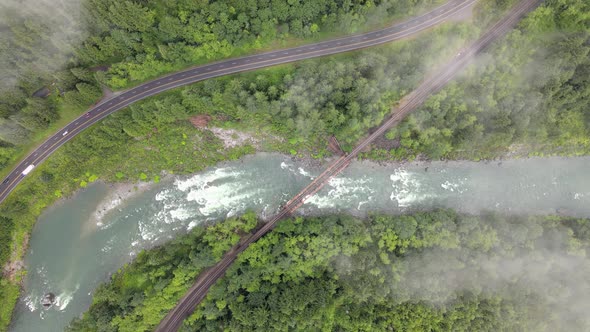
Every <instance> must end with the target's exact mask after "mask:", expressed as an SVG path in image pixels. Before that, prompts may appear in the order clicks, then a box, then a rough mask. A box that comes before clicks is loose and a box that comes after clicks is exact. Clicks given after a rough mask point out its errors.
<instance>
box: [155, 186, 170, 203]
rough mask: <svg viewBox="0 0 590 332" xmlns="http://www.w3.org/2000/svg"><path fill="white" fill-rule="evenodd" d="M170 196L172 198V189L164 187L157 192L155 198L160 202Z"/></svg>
mask: <svg viewBox="0 0 590 332" xmlns="http://www.w3.org/2000/svg"><path fill="white" fill-rule="evenodd" d="M169 198H171V195H170V189H164V190H162V191H160V192H159V193H157V194H156V197H155V198H154V199H155V200H156V201H158V202H159V201H163V200H167V199H169Z"/></svg>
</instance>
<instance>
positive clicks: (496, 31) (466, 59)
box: [155, 0, 542, 332]
mask: <svg viewBox="0 0 590 332" xmlns="http://www.w3.org/2000/svg"><path fill="white" fill-rule="evenodd" d="M541 1H542V0H522V1H520V2H519V3H517V4H516V5H515V6H514V7H513V8H512V9H511V10H510V11H509V13H507V14H506V15H505V16H504V17H503V18H502V19H501V20H500V21H498V22H497V23H496V24H495V25H494V26H493V27H491V28H490V29H489V30H488V31H486V33H485V34H483V35H482V36H481V37H480V38H479V39H478V40H476V41H475V42H473V43H472V44H471V45H469V46H468V47H466V48H464V49H463V50H462V51H461V52H460V53H459V54H457V56H455V57H454V58H453V59H451V60H450V61H449V62H448V63H447V64H446V65H445V66H444V67H442V68H441V69H440V70H438V71H436V72H435V73H434V74H433V75H431V76H429V77H428V78H427V79H425V80H424V82H422V83H421V84H420V85H419V86H418V88H416V89H415V90H414V91H412V92H411V93H410V94H409V95H407V96H406V97H404V99H403V100H402V101H401V102H400V104H399V105H398V106H397V107H396V108H394V109H393V110H392V115H391V116H390V117H389V118H388V119H387V120H385V121H384V122H383V123H382V124H381V125H380V126H379V127H378V128H377V130H375V131H374V132H373V133H372V134H370V135H369V136H367V137H366V138H364V139H363V140H361V142H360V143H359V144H358V145H357V146H356V147H355V148H354V149H353V150H352V151H351V152H350V153H349V154H347V155H345V156H342V157H340V158H339V159H337V160H335V161H333V162H332V163H331V164H330V165H328V167H327V169H326V170H325V171H324V172H323V173H322V174H320V175H319V176H318V177H316V178H315V179H314V180H313V181H312V182H311V183H310V184H309V185H308V186H307V187H305V188H304V189H303V190H302V191H301V192H300V193H298V194H297V195H296V196H294V197H293V198H292V199H291V200H289V201H288V202H287V203H286V204H285V206H283V208H282V209H281V210H280V211H279V213H278V214H277V215H275V216H274V217H273V218H271V219H270V220H269V221H268V222H266V223H265V224H264V225H263V226H262V227H261V228H259V229H258V230H256V231H255V232H254V233H253V234H251V235H250V236H248V237H245V238H243V239H242V240H241V241H240V242H239V243H238V244H237V245H236V246H234V247H233V248H232V249H230V251H229V252H228V253H226V254H225V255H224V257H223V258H222V259H221V260H220V261H219V262H218V263H217V264H215V265H214V266H212V267H211V268H209V269H207V270H206V271H204V272H203V273H201V275H200V276H199V277H198V278H197V280H196V281H195V283H194V284H193V286H192V287H191V288H190V289H189V290H188V291H187V293H186V294H185V295H184V296H183V297H182V298H181V299H180V301H179V302H178V303H177V305H176V306H175V307H174V309H172V310H171V311H170V312H169V313H168V315H166V317H164V319H163V320H162V321H161V322H160V324H159V325H158V327H157V328H156V330H155V331H156V332H169V331H177V330H178V329H179V328H180V326H181V325H182V322H183V321H184V319H185V318H186V317H188V316H189V315H190V314H191V313H192V312H193V311H194V310H195V309H196V307H197V306H198V304H199V303H200V302H201V301H202V300H203V299H204V298H205V295H206V294H207V291H208V290H209V288H210V287H211V286H212V285H213V284H215V282H216V281H217V280H218V279H219V278H221V277H223V275H224V274H225V271H226V270H227V269H228V268H229V266H230V265H231V264H232V263H233V261H234V260H235V259H236V258H237V256H238V255H239V254H240V253H241V252H243V251H244V250H246V249H247V248H248V246H249V245H250V244H251V243H254V242H255V241H257V240H258V239H260V238H261V237H262V236H264V235H265V234H266V233H268V232H269V231H270V230H272V229H273V228H274V227H275V225H276V223H277V222H278V221H279V220H281V219H282V218H284V217H286V216H288V215H290V214H291V213H292V212H293V211H295V210H296V209H297V208H299V207H300V206H301V205H302V204H303V203H304V202H305V200H306V198H308V197H310V196H312V195H314V194H315V193H316V192H318V191H319V190H320V189H321V188H322V187H323V185H324V184H325V183H326V182H327V181H328V180H329V179H330V178H331V177H333V176H335V175H337V174H338V173H339V172H341V171H342V170H343V169H344V168H346V166H348V164H349V163H350V162H351V161H352V160H353V159H354V158H356V156H357V155H358V154H359V153H360V152H361V151H362V150H363V149H364V148H366V147H367V146H369V144H371V143H372V142H373V141H374V140H375V139H376V138H378V137H379V136H381V135H383V134H384V133H385V131H386V130H388V129H389V128H391V127H392V126H393V125H395V124H397V123H398V122H399V121H400V120H401V119H403V118H404V117H405V116H406V115H407V114H409V113H410V112H411V111H413V110H415V109H416V108H417V107H418V106H420V105H421V104H422V103H423V102H424V101H426V99H427V98H428V96H430V95H431V94H433V93H435V92H437V91H439V90H440V89H442V88H443V87H444V86H445V85H446V84H447V83H448V82H449V81H451V80H452V79H453V78H454V77H455V75H456V74H457V73H458V72H459V71H460V70H461V69H463V68H464V67H465V66H467V64H469V63H470V62H471V60H472V59H473V58H474V56H475V55H477V54H478V53H480V52H481V51H482V50H484V49H485V48H486V47H487V46H488V45H490V43H492V42H493V41H494V40H496V39H497V38H499V37H501V36H503V35H504V34H506V33H507V32H508V31H509V30H510V29H511V28H512V27H514V26H515V25H516V24H517V23H518V22H519V21H520V19H521V18H522V17H523V16H524V15H525V14H526V13H528V12H530V11H531V10H533V9H534V8H536V7H537V6H538V5H539V4H540V3H541Z"/></svg>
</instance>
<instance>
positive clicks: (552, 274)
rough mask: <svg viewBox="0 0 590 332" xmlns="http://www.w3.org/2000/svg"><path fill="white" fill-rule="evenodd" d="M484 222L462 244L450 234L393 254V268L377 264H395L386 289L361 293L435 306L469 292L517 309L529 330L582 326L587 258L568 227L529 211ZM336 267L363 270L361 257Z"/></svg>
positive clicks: (587, 310) (587, 308)
mask: <svg viewBox="0 0 590 332" xmlns="http://www.w3.org/2000/svg"><path fill="white" fill-rule="evenodd" d="M535 220H536V221H535ZM488 222H489V220H488ZM461 223H463V224H462V225H461V224H459V225H458V227H457V229H455V230H448V231H450V232H453V233H462V231H463V230H464V229H465V228H469V227H470V226H469V224H468V223H469V219H468V218H467V219H464V220H463V221H461ZM488 225H489V226H490V228H491V229H493V230H491V231H490V229H488V230H487V231H484V232H483V233H480V232H479V231H477V232H476V233H479V234H478V235H476V236H472V235H465V234H464V235H462V236H461V237H462V238H463V239H462V241H461V243H455V244H453V241H448V243H446V244H441V246H436V247H429V248H423V249H412V250H410V251H408V252H407V253H404V254H401V255H399V256H398V257H396V258H395V259H392V260H391V266H393V267H395V268H393V269H392V268H391V267H388V266H382V267H381V268H382V269H385V270H390V271H394V272H393V274H392V277H391V279H390V280H386V281H385V285H387V287H388V289H387V290H382V291H383V293H380V294H363V295H362V296H363V297H365V298H367V297H371V296H375V297H377V298H381V297H382V296H383V294H388V295H386V296H387V297H388V301H393V302H394V303H395V304H402V303H407V302H412V303H415V302H422V303H426V304H427V305H431V306H435V307H437V306H441V305H452V304H453V303H459V302H460V301H461V300H462V299H465V298H472V297H473V296H475V297H478V298H479V299H480V300H481V299H492V300H494V299H495V300H498V298H499V299H501V300H502V301H504V302H507V303H511V304H512V305H513V306H514V307H516V308H519V309H522V312H524V314H523V316H522V317H520V316H518V319H519V320H520V321H521V322H526V324H525V325H526V326H529V327H531V326H532V327H534V328H535V330H548V331H580V330H588V328H590V278H588V276H589V275H590V260H588V258H587V257H586V248H585V247H583V246H582V245H581V243H580V242H579V240H577V239H576V238H575V237H573V233H572V230H571V229H567V228H565V227H562V226H557V227H542V225H541V223H540V222H539V220H538V219H534V218H530V219H526V218H522V219H519V222H517V223H507V224H504V223H502V222H500V225H497V224H493V223H490V224H488ZM477 227H480V226H477ZM486 227H487V226H486ZM471 231H472V230H470V232H471ZM451 238H452V237H451ZM482 238H487V241H486V240H483V241H482ZM443 241H444V240H443ZM486 244H487V245H486ZM351 264H352V265H351ZM355 264H356V266H355ZM334 266H335V267H336V272H337V273H339V274H340V275H347V274H348V275H350V274H351V273H352V274H358V273H369V271H367V270H366V269H367V268H366V267H365V266H364V263H363V262H359V261H355V260H354V259H353V260H351V259H349V258H346V257H339V259H338V260H336V262H335V264H334ZM343 267H346V268H343ZM355 270H356V271H355Z"/></svg>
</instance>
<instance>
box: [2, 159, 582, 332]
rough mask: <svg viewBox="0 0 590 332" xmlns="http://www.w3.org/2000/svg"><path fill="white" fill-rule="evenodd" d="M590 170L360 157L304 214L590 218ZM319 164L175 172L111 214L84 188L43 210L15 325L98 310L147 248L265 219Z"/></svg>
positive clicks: (562, 162) (41, 324) (53, 322)
mask: <svg viewBox="0 0 590 332" xmlns="http://www.w3.org/2000/svg"><path fill="white" fill-rule="evenodd" d="M588 169H590V158H587V157H582V158H570V159H562V158H534V159H522V160H509V161H503V162H497V161H496V162H490V163H483V162H478V163H475V162H431V163H409V164H404V165H385V166H379V165H377V164H374V163H370V162H355V163H353V164H351V166H350V167H349V168H348V169H347V170H346V171H345V172H344V173H343V174H341V175H340V176H339V177H337V178H334V179H332V180H331V181H330V183H329V185H327V186H326V187H324V188H323V189H322V191H320V192H319V193H318V194H317V195H315V196H313V197H311V198H310V199H309V200H308V202H306V204H305V205H304V206H303V207H302V209H301V210H300V212H301V213H306V214H318V213H331V212H347V213H353V214H357V215H363V214H366V212H367V211H383V212H388V213H401V212H408V211H412V210H418V209H428V208H433V207H448V208H453V209H457V210H459V211H463V212H469V213H479V212H480V211H482V210H495V211H499V212H503V213H527V214H530V213H534V214H548V213H556V212H559V213H564V214H567V215H572V216H580V217H590V175H588V174H589V173H588ZM320 172H321V168H318V167H311V166H307V165H306V164H304V163H303V162H296V161H293V160H291V159H290V158H288V157H286V156H282V155H277V154H262V153H261V154H257V155H255V156H250V157H246V158H244V159H242V160H240V161H236V162H231V163H226V164H222V165H219V166H217V167H215V168H211V169H209V170H207V171H205V172H202V173H198V174H195V175H191V176H179V177H167V178H165V180H164V181H162V182H160V183H158V184H154V185H153V186H152V187H151V188H150V189H149V190H146V191H143V192H141V193H139V194H137V195H135V196H134V197H133V198H131V199H128V200H126V201H124V202H123V203H122V204H121V205H119V206H117V208H116V209H114V210H113V211H111V212H110V213H108V214H106V215H105V216H104V217H101V218H98V217H96V214H95V212H96V209H97V206H99V204H100V203H101V201H103V200H104V199H105V197H107V193H108V192H109V190H110V189H109V187H108V186H107V185H105V184H101V183H96V184H93V185H91V186H89V187H88V188H86V189H84V190H81V191H80V192H79V193H78V194H76V195H75V196H74V197H72V198H70V199H67V200H64V201H62V202H60V203H58V204H56V205H55V206H54V207H52V208H50V209H48V210H47V211H46V212H45V213H44V214H43V215H42V216H41V217H40V218H39V221H38V222H37V224H36V226H35V228H34V230H33V232H32V234H31V239H30V243H29V250H28V253H27V255H26V257H25V265H26V268H27V270H28V274H27V276H26V278H25V280H24V289H25V290H24V292H23V296H22V298H21V300H20V301H19V303H18V306H17V309H16V312H15V316H14V319H13V324H12V326H11V328H10V330H11V331H15V332H16V331H19V332H20V331H23V332H30V331H63V329H64V327H65V326H67V324H68V322H69V321H70V320H71V319H72V318H73V317H76V316H78V315H80V314H81V313H82V312H84V311H85V310H86V309H87V308H88V306H89V305H90V303H91V299H92V298H91V294H92V292H93V290H94V289H95V288H96V286H97V285H98V284H99V283H101V282H104V281H105V280H107V278H108V276H109V275H110V274H111V273H113V272H114V271H116V270H117V269H119V268H120V267H121V266H123V264H125V263H126V262H128V261H130V260H131V259H132V258H133V257H134V256H135V255H137V253H138V252H139V251H140V250H141V249H142V248H146V247H149V246H153V245H154V244H158V243H161V242H163V241H166V240H168V239H171V238H172V237H173V236H174V235H175V234H178V233H181V232H186V231H187V230H188V229H191V228H192V227H195V226H196V225H199V224H202V223H204V222H208V221H209V222H212V221H216V220H220V219H223V218H225V217H228V216H233V215H237V214H240V213H242V212H243V211H245V210H246V209H253V210H255V211H257V212H258V213H259V215H260V216H261V217H262V218H267V217H269V216H271V215H272V214H273V213H275V212H276V211H277V209H278V207H279V205H280V204H281V203H283V202H285V201H287V200H288V199H289V198H290V197H291V196H293V195H294V194H295V193H297V192H298V190H300V189H301V188H303V187H305V185H307V184H308V183H309V182H310V181H311V179H313V177H314V175H316V174H319V173H320ZM47 292H53V293H54V294H55V295H56V296H57V302H56V304H55V305H54V306H53V307H51V308H49V309H47V310H45V309H42V306H41V304H40V300H41V298H42V297H43V295H44V294H45V293H47Z"/></svg>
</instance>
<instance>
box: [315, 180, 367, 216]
mask: <svg viewBox="0 0 590 332" xmlns="http://www.w3.org/2000/svg"><path fill="white" fill-rule="evenodd" d="M368 182H369V180H368V179H366V178H362V179H352V178H343V177H338V178H331V179H330V180H329V181H328V185H329V186H330V187H332V189H330V190H329V191H328V193H327V194H326V195H321V194H319V193H316V194H315V195H313V196H311V197H307V198H306V199H305V203H306V204H312V205H315V206H316V207H317V208H319V209H324V208H333V207H335V206H336V205H337V203H339V204H340V205H344V206H347V205H349V203H351V202H354V201H355V200H357V199H358V198H359V197H360V196H361V195H370V194H374V193H375V191H374V190H373V189H372V188H371V185H370V184H369V183H368Z"/></svg>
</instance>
